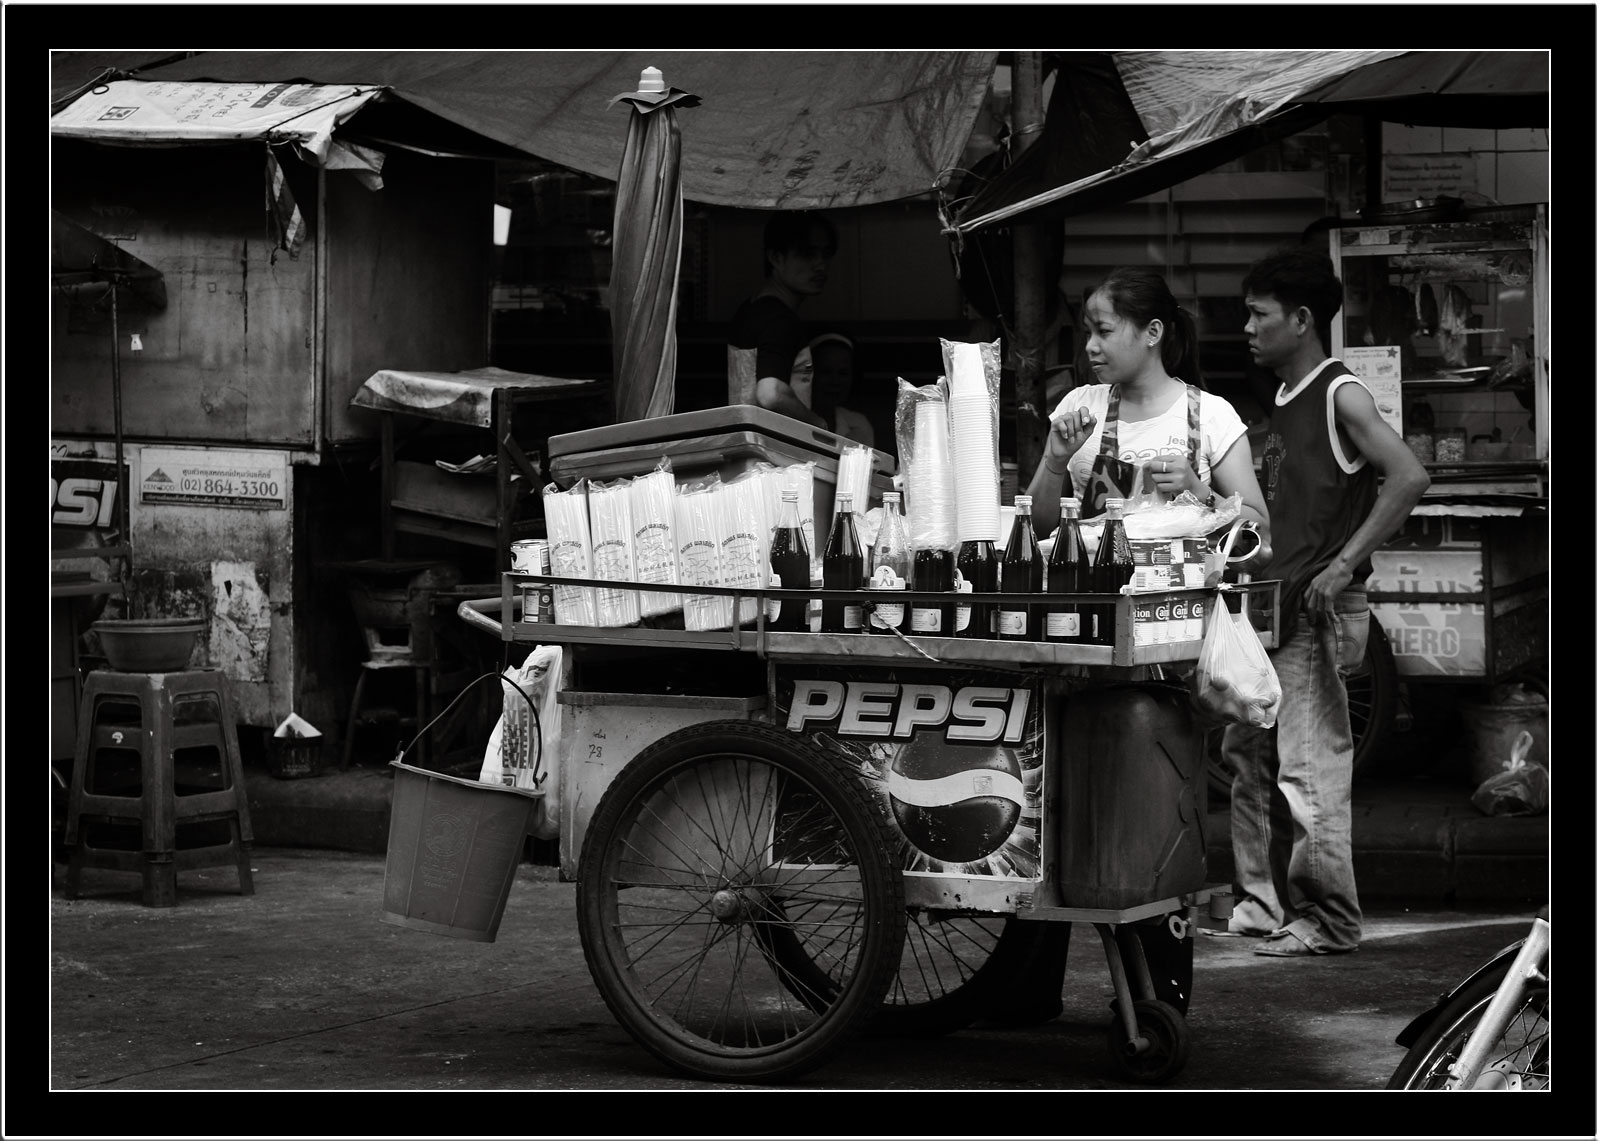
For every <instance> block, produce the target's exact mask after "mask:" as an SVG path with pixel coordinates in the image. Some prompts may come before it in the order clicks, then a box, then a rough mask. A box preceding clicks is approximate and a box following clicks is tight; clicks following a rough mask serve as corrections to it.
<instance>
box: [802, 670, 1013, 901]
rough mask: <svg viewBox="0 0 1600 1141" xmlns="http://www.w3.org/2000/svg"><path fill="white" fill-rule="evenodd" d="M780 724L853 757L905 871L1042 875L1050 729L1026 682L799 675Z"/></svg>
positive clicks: (913, 673) (919, 674)
mask: <svg viewBox="0 0 1600 1141" xmlns="http://www.w3.org/2000/svg"><path fill="white" fill-rule="evenodd" d="M777 689H778V692H777V698H778V714H779V723H780V724H783V725H785V726H786V727H787V729H788V730H789V732H791V733H796V734H800V735H802V736H805V737H808V738H810V739H812V740H814V741H816V742H817V743H819V744H821V745H822V746H823V747H824V748H829V749H832V750H834V751H836V752H840V753H843V754H844V755H845V756H847V757H849V758H850V759H851V760H852V761H853V762H854V763H855V765H856V768H857V770H858V771H859V772H860V773H861V775H862V777H863V779H864V780H866V781H867V782H868V784H869V785H870V786H871V788H872V789H873V790H874V791H875V792H876V794H877V795H878V796H879V797H880V798H881V801H882V804H883V808H884V814H885V816H886V817H887V818H888V819H890V820H891V821H892V822H893V824H894V826H895V827H896V828H897V829H898V831H899V833H900V836H901V839H902V845H901V853H902V856H903V867H904V868H905V870H906V871H907V872H912V873H915V872H927V873H949V872H960V873H964V874H969V875H981V876H1000V877H1005V878H1009V879H1018V878H1022V879H1031V878H1036V877H1037V875H1038V872H1039V799H1040V793H1041V782H1042V777H1043V755H1044V754H1043V733H1042V730H1041V726H1040V715H1039V706H1040V702H1039V691H1038V688H1037V685H1036V683H1035V682H1034V680H1033V679H1031V678H1029V677H1027V676H1026V675H1011V674H992V673H982V674H979V673H966V672H962V673H954V672H947V671H919V670H898V669H897V670H884V669H882V668H878V669H847V668H840V669H827V668H821V667H803V668H796V669H794V670H793V671H792V672H788V673H787V674H786V673H785V672H784V671H780V672H779V676H778V686H777Z"/></svg>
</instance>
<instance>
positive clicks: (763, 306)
mask: <svg viewBox="0 0 1600 1141" xmlns="http://www.w3.org/2000/svg"><path fill="white" fill-rule="evenodd" d="M838 249H839V236H838V232H837V231H836V230H835V229H834V225H833V223H832V222H831V221H830V220H829V219H828V218H827V217H826V216H825V215H823V214H818V213H814V212H811V211H805V210H784V211H780V212H778V213H776V214H774V215H772V217H771V218H769V219H768V220H767V225H766V229H765V231H764V232H763V235H762V256H763V258H764V263H765V264H764V268H765V274H766V279H765V281H763V282H762V285H761V288H760V289H758V290H756V292H755V293H754V294H753V295H752V296H751V297H750V298H748V299H747V300H746V301H745V302H744V303H743V304H742V305H740V306H739V309H738V311H737V312H736V313H734V315H733V322H732V325H731V327H730V328H729V331H728V403H729V404H755V405H758V406H760V407H762V408H767V409H770V410H771V411H773V412H781V413H782V414H783V415H785V416H791V417H793V418H794V419H796V420H802V421H804V422H806V423H808V424H815V425H816V426H817V427H819V428H827V429H829V430H830V431H831V430H832V426H831V425H830V424H828V423H827V422H826V421H825V420H824V418H823V417H822V416H820V415H818V414H817V413H816V412H813V411H812V410H811V409H810V408H808V407H806V405H805V403H804V402H803V401H802V400H801V399H800V398H799V396H797V395H796V393H795V391H794V388H793V386H792V385H791V384H790V376H791V373H792V371H793V368H794V362H795V357H796V356H797V355H798V354H799V352H800V350H801V349H802V348H803V347H805V345H806V343H807V338H806V331H805V325H804V324H803V322H802V321H801V320H800V306H801V304H802V303H803V302H804V301H805V299H806V298H807V297H814V296H816V295H817V294H819V293H821V292H822V290H823V289H824V287H826V285H827V284H828V267H829V264H830V263H831V262H832V261H833V256H834V254H835V253H837V252H838Z"/></svg>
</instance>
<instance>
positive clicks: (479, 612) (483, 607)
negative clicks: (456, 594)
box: [456, 598, 501, 638]
mask: <svg viewBox="0 0 1600 1141" xmlns="http://www.w3.org/2000/svg"><path fill="white" fill-rule="evenodd" d="M490 612H493V613H495V614H499V613H500V600H499V599H498V598H468V599H464V600H463V601H462V602H461V603H460V605H458V606H457V607H456V616H457V617H458V618H460V619H461V620H462V621H463V622H465V623H466V624H467V625H468V626H476V627H477V628H478V629H480V630H487V631H488V632H489V633H491V634H493V635H494V636H495V637H496V638H498V637H500V634H501V626H500V619H498V618H491V617H489V614H490Z"/></svg>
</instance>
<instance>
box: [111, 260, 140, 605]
mask: <svg viewBox="0 0 1600 1141" xmlns="http://www.w3.org/2000/svg"><path fill="white" fill-rule="evenodd" d="M118 276H119V275H118V274H117V273H115V272H112V273H110V274H107V280H108V281H109V282H110V285H111V425H112V431H113V433H114V434H115V436H116V461H115V462H116V467H115V468H114V469H113V470H114V471H115V472H116V479H117V529H118V536H117V543H118V545H120V546H124V547H127V548H128V551H129V553H128V554H127V555H126V556H124V557H123V559H122V561H121V565H120V566H119V568H118V570H117V578H118V580H119V581H121V582H122V585H123V597H125V598H127V599H128V607H129V614H128V616H129V617H130V618H137V617H139V615H137V614H134V613H133V612H132V607H133V597H132V595H131V594H129V593H128V590H127V587H128V581H127V572H128V570H129V569H130V567H129V563H130V562H131V561H132V559H133V554H132V551H133V536H132V535H130V534H129V533H128V527H129V522H128V519H129V516H128V496H129V494H130V493H131V492H132V490H133V489H132V488H131V487H130V486H129V484H131V483H132V480H128V481H124V480H123V478H122V353H121V349H120V347H119V346H118V344H117V339H118V338H119V337H120V336H121V335H122V334H121V332H120V331H119V330H118V328H117V286H118V281H117V278H118Z"/></svg>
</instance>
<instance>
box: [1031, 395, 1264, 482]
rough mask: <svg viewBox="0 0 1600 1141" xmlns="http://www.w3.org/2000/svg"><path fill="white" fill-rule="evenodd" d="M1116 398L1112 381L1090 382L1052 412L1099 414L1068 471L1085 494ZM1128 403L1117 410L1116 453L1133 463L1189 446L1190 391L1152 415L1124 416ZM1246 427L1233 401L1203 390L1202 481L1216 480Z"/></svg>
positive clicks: (1198, 467) (1199, 470)
mask: <svg viewBox="0 0 1600 1141" xmlns="http://www.w3.org/2000/svg"><path fill="white" fill-rule="evenodd" d="M1110 403H1111V386H1110V385H1109V384H1086V385H1082V386H1080V387H1078V388H1074V389H1073V390H1072V391H1071V392H1069V393H1067V394H1066V395H1065V396H1063V397H1062V398H1061V403H1060V404H1057V405H1056V410H1055V411H1054V412H1052V413H1051V414H1050V418H1051V419H1052V420H1054V419H1055V418H1056V417H1058V416H1060V415H1062V414H1063V413H1065V412H1068V411H1074V412H1075V411H1076V410H1077V409H1079V408H1087V409H1088V410H1089V412H1090V413H1091V414H1092V415H1093V416H1094V419H1095V425H1094V431H1093V432H1091V433H1090V434H1089V438H1088V439H1087V440H1086V441H1085V442H1084V443H1083V445H1082V446H1081V447H1079V448H1078V450H1077V451H1076V452H1074V453H1073V454H1072V459H1071V461H1070V462H1069V464H1068V471H1070V472H1071V473H1072V487H1073V492H1074V494H1076V495H1077V496H1078V497H1079V498H1080V499H1081V498H1082V497H1083V494H1084V491H1085V489H1086V488H1087V487H1088V486H1089V469H1090V468H1091V467H1093V466H1094V458H1095V456H1097V455H1099V454H1100V435H1101V433H1102V432H1104V430H1105V425H1106V409H1107V407H1109V406H1110ZM1125 412H1126V408H1125V407H1124V408H1123V409H1120V410H1119V411H1118V414H1117V455H1118V457H1119V458H1121V459H1124V460H1126V461H1127V462H1129V463H1139V462H1140V461H1147V460H1151V459H1153V458H1155V457H1156V456H1158V455H1160V454H1161V453H1162V452H1170V451H1176V452H1183V453H1184V454H1185V455H1187V454H1188V452H1189V396H1188V393H1187V392H1180V393H1179V394H1178V398H1177V399H1176V400H1174V401H1173V402H1172V406H1171V407H1170V408H1168V409H1167V410H1166V411H1165V412H1163V413H1161V414H1160V415H1159V416H1152V417H1151V418H1150V419H1148V420H1128V419H1126V418H1125ZM1244 433H1245V427H1244V421H1243V420H1241V419H1240V418H1239V413H1237V412H1235V411H1234V409H1233V405H1232V404H1229V403H1228V402H1227V401H1226V400H1224V399H1223V398H1222V397H1220V396H1216V395H1214V394H1212V393H1210V392H1202V393H1200V454H1199V455H1198V457H1196V458H1197V460H1198V462H1197V463H1196V465H1195V467H1196V474H1197V475H1199V477H1200V481H1201V482H1202V483H1210V482H1211V468H1212V465H1214V464H1215V463H1217V462H1218V461H1219V460H1221V459H1222V457H1223V456H1225V455H1227V454H1228V449H1229V448H1231V447H1233V445H1234V443H1235V442H1236V441H1237V440H1238V439H1239V437H1240V436H1243V435H1244Z"/></svg>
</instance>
